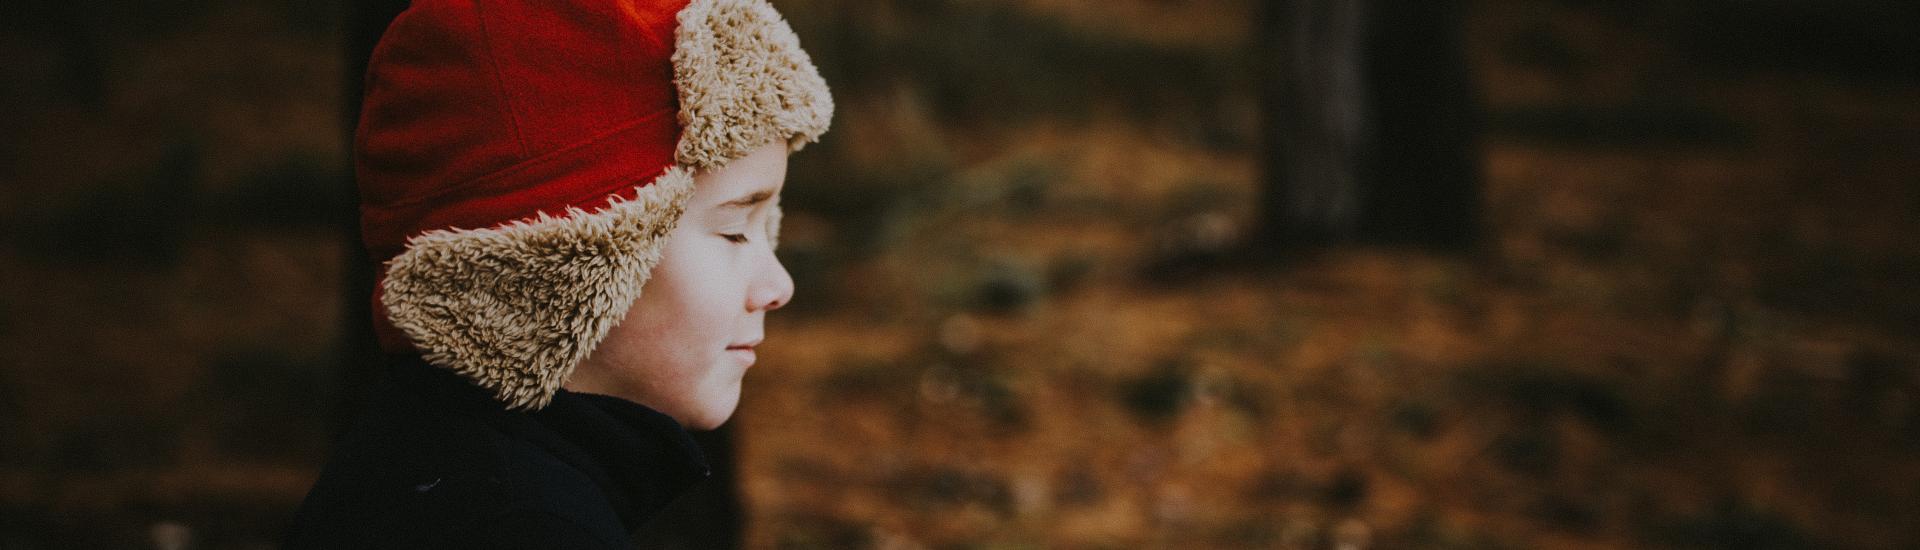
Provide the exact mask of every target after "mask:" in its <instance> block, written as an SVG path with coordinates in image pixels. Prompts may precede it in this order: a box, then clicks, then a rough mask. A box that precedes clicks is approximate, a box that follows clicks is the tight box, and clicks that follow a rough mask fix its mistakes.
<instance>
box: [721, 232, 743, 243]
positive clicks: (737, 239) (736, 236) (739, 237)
mask: <svg viewBox="0 0 1920 550" xmlns="http://www.w3.org/2000/svg"><path fill="white" fill-rule="evenodd" d="M720 236H721V237H725V238H726V239H727V242H731V243H733V244H743V243H745V242H747V236H746V235H745V234H742V233H721V234H720Z"/></svg>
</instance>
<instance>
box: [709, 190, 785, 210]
mask: <svg viewBox="0 0 1920 550" xmlns="http://www.w3.org/2000/svg"><path fill="white" fill-rule="evenodd" d="M770 198H773V191H770V190H765V189H762V190H759V191H755V192H753V194H751V195H747V196H744V197H740V198H737V199H733V200H730V201H727V202H723V203H720V205H719V206H716V207H714V208H718V209H721V210H730V209H740V208H749V207H752V206H753V205H756V204H760V203H763V202H766V201H767V199H770Z"/></svg>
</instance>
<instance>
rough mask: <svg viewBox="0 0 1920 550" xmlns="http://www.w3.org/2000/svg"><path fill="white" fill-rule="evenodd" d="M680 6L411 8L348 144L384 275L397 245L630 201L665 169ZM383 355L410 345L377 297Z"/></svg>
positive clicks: (478, 3)
mask: <svg viewBox="0 0 1920 550" xmlns="http://www.w3.org/2000/svg"><path fill="white" fill-rule="evenodd" d="M686 3H687V2H686V0H665V1H654V0H602V1H586V0H564V1H563V0H544V1H535V0H528V1H504V0H499V1H497V0H416V1H415V2H413V4H412V5H411V7H409V8H408V9H407V10H406V11H405V12H403V13H401V14H400V16H399V17H398V18H396V19H394V21H393V23H392V24H391V25H390V26H388V28H387V31H386V33H385V34H384V35H383V36H382V37H381V39H380V43H379V45H377V46H376V47H375V48H374V51H373V58H372V59H371V60H370V61H369V62H368V66H367V78H366V89H365V97H364V103H363V105H362V109H361V113H360V122H359V126H358V128H357V129H356V131H355V134H354V135H355V138H354V154H355V157H354V168H355V176H356V177H357V178H358V180H359V185H360V200H361V202H360V215H361V223H360V229H361V235H362V239H363V241H364V244H365V245H366V247H367V251H368V253H369V254H370V255H371V256H372V258H373V260H374V262H376V265H381V266H382V268H381V269H380V270H379V271H380V272H382V273H384V272H385V269H384V263H385V262H386V261H387V260H389V259H392V258H393V257H394V256H397V255H399V254H400V252H401V251H402V250H404V248H405V246H406V239H407V238H408V237H412V236H414V235H418V234H420V233H423V232H426V231H429V230H433V229H443V228H463V229H474V228H485V227H496V226H499V225H501V224H504V223H506V222H509V221H514V220H523V219H528V218H532V217H534V216H536V215H537V214H538V213H541V212H545V213H547V214H550V215H554V216H561V215H564V214H565V213H566V209H567V207H570V206H571V207H577V208H580V209H582V210H586V211H589V212H591V211H594V210H597V209H599V208H600V207H602V206H605V204H606V202H607V200H608V199H610V198H612V197H614V196H620V197H624V198H631V197H632V196H633V193H632V191H633V189H634V187H636V186H640V185H646V184H649V183H651V182H652V181H653V180H654V178H656V177H658V176H659V175H660V174H661V173H663V172H665V171H666V169H667V168H668V167H670V166H671V165H672V164H673V149H674V145H675V143H676V142H677V141H679V136H680V128H679V125H678V122H677V121H676V118H675V111H676V109H677V106H676V104H675V101H676V96H677V92H676V91H675V88H674V86H673V64H672V61H671V57H672V55H673V32H674V27H675V20H674V16H675V14H677V13H679V11H680V10H681V9H682V8H684V7H686ZM375 288H376V292H375V294H374V328H375V331H376V332H377V333H378V335H379V336H380V344H381V347H383V348H385V349H387V350H388V351H407V350H411V349H412V346H411V344H410V343H409V342H408V340H407V338H406V337H405V335H403V334H402V333H401V332H400V331H399V330H398V329H395V328H394V327H393V326H392V325H391V324H390V323H389V322H388V321H387V316H386V313H385V310H384V309H383V308H382V307H381V305H380V295H379V292H378V291H377V289H378V288H379V285H378V284H376V285H375Z"/></svg>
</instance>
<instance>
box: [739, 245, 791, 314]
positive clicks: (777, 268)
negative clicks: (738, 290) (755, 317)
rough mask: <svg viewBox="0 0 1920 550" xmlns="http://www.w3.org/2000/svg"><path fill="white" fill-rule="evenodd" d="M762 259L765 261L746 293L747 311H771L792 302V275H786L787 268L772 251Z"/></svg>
mask: <svg viewBox="0 0 1920 550" xmlns="http://www.w3.org/2000/svg"><path fill="white" fill-rule="evenodd" d="M764 257H765V258H766V261H765V262H763V263H762V264H761V265H762V266H763V267H762V268H761V269H759V270H757V275H756V276H755V277H754V282H753V287H752V289H751V290H750V291H749V292H748V293H747V311H772V310H776V309H780V308H781V307H782V306H785V305H787V302H788V301H790V300H793V275H792V274H789V273H787V266H786V265H784V264H782V263H780V257H779V256H775V255H774V254H773V251H772V250H768V251H767V253H766V256H764Z"/></svg>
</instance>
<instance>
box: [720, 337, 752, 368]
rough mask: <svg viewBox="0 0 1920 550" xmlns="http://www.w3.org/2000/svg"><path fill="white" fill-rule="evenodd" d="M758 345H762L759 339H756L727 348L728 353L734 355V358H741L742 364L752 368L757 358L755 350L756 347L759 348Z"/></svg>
mask: <svg viewBox="0 0 1920 550" xmlns="http://www.w3.org/2000/svg"><path fill="white" fill-rule="evenodd" d="M758 345H760V340H759V339H755V340H753V341H750V342H743V343H739V344H734V345H731V346H727V353H728V354H730V355H733V356H734V357H738V358H740V359H741V361H742V362H744V363H746V364H747V365H749V366H751V365H753V361H754V359H755V358H756V354H755V353H754V352H753V348H754V346H758Z"/></svg>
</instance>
